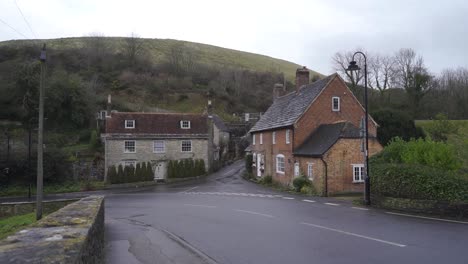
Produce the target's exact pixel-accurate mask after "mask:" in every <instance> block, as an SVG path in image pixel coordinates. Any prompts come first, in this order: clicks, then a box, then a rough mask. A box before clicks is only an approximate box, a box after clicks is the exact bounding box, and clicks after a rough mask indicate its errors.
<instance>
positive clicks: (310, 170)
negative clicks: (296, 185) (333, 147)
mask: <svg viewBox="0 0 468 264" xmlns="http://www.w3.org/2000/svg"><path fill="white" fill-rule="evenodd" d="M313 169H314V167H313V164H312V163H307V178H309V180H311V181H312V180H313V179H314V170H313Z"/></svg>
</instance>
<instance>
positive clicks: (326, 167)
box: [320, 156, 328, 197]
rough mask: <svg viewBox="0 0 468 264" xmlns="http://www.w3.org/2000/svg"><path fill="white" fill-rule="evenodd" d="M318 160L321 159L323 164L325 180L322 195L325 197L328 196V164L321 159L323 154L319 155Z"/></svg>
mask: <svg viewBox="0 0 468 264" xmlns="http://www.w3.org/2000/svg"><path fill="white" fill-rule="evenodd" d="M320 160H322V162H323V165H325V181H324V185H323V195H324V196H325V197H327V196H328V164H327V162H326V161H325V160H324V159H323V156H321V157H320Z"/></svg>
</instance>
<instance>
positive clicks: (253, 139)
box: [252, 134, 255, 145]
mask: <svg viewBox="0 0 468 264" xmlns="http://www.w3.org/2000/svg"><path fill="white" fill-rule="evenodd" d="M252 145H255V134H253V135H252Z"/></svg>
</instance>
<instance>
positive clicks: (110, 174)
mask: <svg viewBox="0 0 468 264" xmlns="http://www.w3.org/2000/svg"><path fill="white" fill-rule="evenodd" d="M107 180H108V181H109V182H110V183H112V184H114V183H117V168H116V167H115V166H114V165H112V166H110V167H109V168H108V169H107Z"/></svg>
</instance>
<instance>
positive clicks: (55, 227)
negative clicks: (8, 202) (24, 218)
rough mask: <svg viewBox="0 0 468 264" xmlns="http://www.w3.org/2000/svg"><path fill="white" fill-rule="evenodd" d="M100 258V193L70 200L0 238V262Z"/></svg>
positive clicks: (91, 259)
mask: <svg viewBox="0 0 468 264" xmlns="http://www.w3.org/2000/svg"><path fill="white" fill-rule="evenodd" d="M103 262H104V197H103V196H89V197H86V198H83V199H81V200H79V201H77V202H75V203H72V204H69V205H67V206H66V207H64V208H62V209H60V210H58V211H56V212H54V213H52V214H50V215H48V216H46V217H45V218H43V219H42V220H40V221H38V222H37V223H35V224H34V225H32V226H30V227H28V228H26V229H24V230H21V231H19V232H17V233H16V234H15V235H12V236H9V237H8V238H7V239H5V240H2V241H0V263H67V264H72V263H103Z"/></svg>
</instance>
